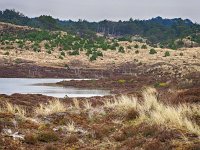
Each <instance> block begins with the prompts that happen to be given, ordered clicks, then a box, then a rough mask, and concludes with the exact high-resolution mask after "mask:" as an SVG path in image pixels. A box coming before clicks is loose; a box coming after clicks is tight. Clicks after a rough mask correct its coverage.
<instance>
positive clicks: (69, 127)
mask: <svg viewBox="0 0 200 150" xmlns="http://www.w3.org/2000/svg"><path fill="white" fill-rule="evenodd" d="M66 129H67V131H68V132H70V133H75V132H77V131H78V130H77V128H76V126H75V123H74V122H73V121H71V122H69V123H68V124H67V126H66Z"/></svg>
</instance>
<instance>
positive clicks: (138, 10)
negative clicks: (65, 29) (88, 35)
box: [0, 0, 200, 23]
mask: <svg viewBox="0 0 200 150" xmlns="http://www.w3.org/2000/svg"><path fill="white" fill-rule="evenodd" d="M199 5H200V2H198V1H196V0H190V1H189V2H188V1H187V0H176V1H174V0H168V1H162V0H140V1H136V0H123V1H122V0H112V1H111V0H101V2H100V1H98V0H84V2H83V1H81V0H73V1H71V0H44V1H39V0H29V1H25V0H15V1H13V0H0V9H1V10H5V9H15V10H16V11H19V12H21V13H23V14H24V15H25V16H28V17H32V18H33V17H38V16H40V15H51V16H53V17H54V18H58V19H60V20H74V21H77V20H78V19H82V20H87V21H90V22H92V21H102V20H105V19H106V20H111V21H119V20H122V21H124V20H129V19H130V18H133V19H134V20H135V19H139V20H147V19H151V18H155V17H157V16H161V17H162V18H169V19H172V18H182V19H190V20H191V21H193V22H197V23H200V16H199V15H198V8H199Z"/></svg>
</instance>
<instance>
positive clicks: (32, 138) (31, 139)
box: [24, 133, 37, 145]
mask: <svg viewBox="0 0 200 150" xmlns="http://www.w3.org/2000/svg"><path fill="white" fill-rule="evenodd" d="M24 142H25V143H27V144H32V145H34V144H36V143H37V136H36V135H35V134H31V133H29V134H27V135H25V137H24Z"/></svg>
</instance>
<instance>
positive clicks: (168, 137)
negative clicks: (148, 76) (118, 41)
mask: <svg viewBox="0 0 200 150" xmlns="http://www.w3.org/2000/svg"><path fill="white" fill-rule="evenodd" d="M141 95H142V97H140V98H138V97H136V96H133V95H129V96H128V95H123V96H119V97H116V98H111V99H106V100H105V99H104V100H103V103H102V102H101V103H100V104H95V105H93V102H92V101H78V100H77V99H74V100H73V101H71V102H70V103H69V104H65V103H64V102H62V101H61V100H53V101H50V102H49V103H47V104H40V105H39V107H34V108H33V111H34V112H36V116H37V117H36V116H35V115H33V113H32V115H31V116H32V118H33V119H32V120H34V119H36V120H38V123H39V126H38V127H35V128H32V132H31V134H30V132H28V133H26V131H25V130H24V129H23V124H24V126H25V124H26V126H27V122H26V123H25V122H21V124H22V125H20V126H21V127H20V128H16V129H15V130H19V131H21V132H22V133H25V135H26V136H25V137H24V141H25V143H26V144H28V145H29V144H31V145H32V146H33V147H34V145H37V146H38V143H40V142H42V143H43V144H42V145H43V146H47V144H52V143H57V144H59V148H64V147H65V146H67V147H70V146H72V145H74V146H75V147H76V148H80V147H82V148H83V147H84V148H94V147H97V148H100V147H101V148H102V147H105V148H111V147H113V146H115V147H116V149H120V148H125V147H126V148H128V149H133V148H136V147H137V148H146V147H148V146H147V145H149V146H150V147H149V149H150V150H153V149H154V148H155V145H156V144H158V143H160V144H161V145H160V146H161V147H162V146H165V147H166V146H167V147H170V146H171V147H176V148H181V147H182V146H183V144H184V143H185V139H187V141H188V142H189V143H190V144H189V145H187V146H189V148H191V147H195V146H196V143H200V141H199V140H198V137H200V124H199V120H198V117H199V116H200V111H199V110H200V105H199V104H195V105H194V104H186V103H183V104H178V105H172V104H167V103H164V102H163V101H162V99H158V95H159V92H157V90H155V89H154V88H149V87H147V88H145V89H144V90H143V92H142V93H141ZM15 107H17V106H15ZM4 109H5V108H4ZM6 110H7V111H8V112H11V113H16V110H15V108H14V106H13V105H12V104H9V103H7V106H6ZM2 112H3V111H1V113H2ZM61 112H62V113H61ZM35 117H36V118H35ZM31 124H33V122H30V121H29V126H30V125H31ZM4 127H5V126H3V128H4ZM4 134H5V133H4ZM94 139H95V143H96V144H95V145H94V143H93V142H94ZM106 139H107V140H106ZM150 139H155V140H156V141H157V142H155V141H154V142H152V143H151V144H150V143H149V142H150ZM9 140H11V141H12V139H9ZM108 141H109V142H108ZM130 141H134V142H131V143H132V144H130ZM19 143H20V142H19ZM127 143H129V144H127ZM139 143H140V144H139ZM19 145H20V146H21V147H24V146H25V145H24V144H23V142H22V143H20V144H19ZM4 146H5V145H4ZM184 147H186V146H184Z"/></svg>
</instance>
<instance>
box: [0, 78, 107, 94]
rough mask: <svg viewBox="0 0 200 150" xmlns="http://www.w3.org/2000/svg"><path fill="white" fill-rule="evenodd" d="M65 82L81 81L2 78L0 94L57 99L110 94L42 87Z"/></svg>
mask: <svg viewBox="0 0 200 150" xmlns="http://www.w3.org/2000/svg"><path fill="white" fill-rule="evenodd" d="M63 80H68V81H70V80H80V79H38V78H37V79H36V78H34V79H32V78H31V79H29V78H0V94H7V95H11V94H14V93H20V94H43V95H47V96H53V97H57V98H63V97H65V96H68V97H92V96H105V95H109V94H110V92H109V91H108V90H100V89H87V88H74V87H61V86H47V85H42V84H45V83H57V82H60V81H63ZM82 80H84V79H82ZM85 80H87V79H85Z"/></svg>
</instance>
